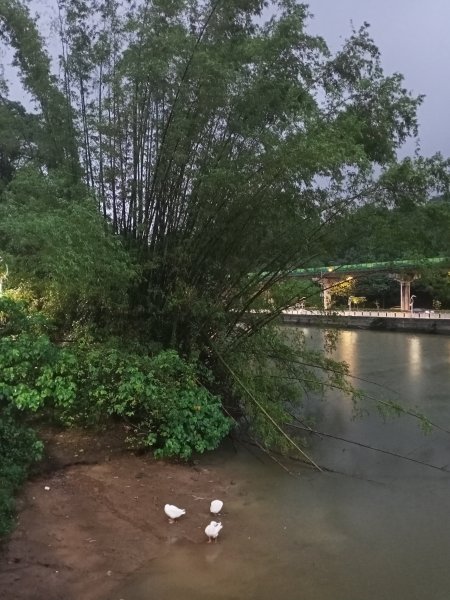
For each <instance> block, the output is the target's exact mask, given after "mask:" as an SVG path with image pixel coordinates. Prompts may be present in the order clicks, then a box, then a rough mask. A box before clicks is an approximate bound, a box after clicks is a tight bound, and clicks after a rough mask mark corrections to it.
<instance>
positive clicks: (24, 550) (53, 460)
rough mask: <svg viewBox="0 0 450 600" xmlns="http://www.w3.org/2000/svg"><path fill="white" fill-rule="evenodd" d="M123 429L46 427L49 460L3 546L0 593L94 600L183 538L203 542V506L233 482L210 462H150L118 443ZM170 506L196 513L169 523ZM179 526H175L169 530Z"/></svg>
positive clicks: (29, 599)
mask: <svg viewBox="0 0 450 600" xmlns="http://www.w3.org/2000/svg"><path fill="white" fill-rule="evenodd" d="M124 436H125V434H124V432H123V431H121V430H115V431H113V432H109V433H108V434H102V435H93V434H90V433H87V432H85V431H68V432H55V431H46V432H45V433H44V437H45V439H46V448H47V451H46V458H45V460H44V462H43V464H42V465H41V467H40V469H39V472H38V473H37V474H35V475H34V476H33V478H32V479H31V480H30V481H29V482H28V483H27V484H26V485H25V486H24V488H23V491H22V493H21V494H20V497H19V498H18V503H17V505H18V523H17V527H16V528H15V530H14V532H13V533H12V535H11V537H10V539H9V540H8V541H7V542H6V543H5V544H4V546H3V547H2V549H1V550H0V552H1V554H0V558H1V562H0V598H2V599H3V598H4V599H5V600H41V599H42V600H44V599H45V600H81V599H82V600H100V599H104V598H106V597H107V596H108V591H110V590H112V589H114V588H115V587H116V586H117V585H118V584H119V583H120V582H122V581H124V580H125V578H126V577H127V576H128V575H130V574H131V573H134V572H137V571H139V569H140V568H141V567H142V565H144V564H145V563H148V561H150V560H152V559H153V558H156V557H159V556H161V555H163V554H164V553H166V552H168V549H169V546H168V543H167V541H168V539H169V536H170V538H171V539H173V533H174V530H175V531H176V538H177V540H180V542H184V543H186V542H187V543H192V544H203V543H205V542H206V537H205V534H204V531H203V530H204V525H203V523H207V522H208V521H209V520H210V515H209V502H210V500H211V499H213V498H215V497H219V498H222V499H223V500H225V502H227V499H229V498H230V497H232V496H233V494H234V493H235V490H236V486H235V484H234V482H233V481H230V480H229V479H226V480H223V477H222V479H221V478H220V477H219V474H218V473H217V472H214V469H211V468H202V467H200V466H195V465H193V466H192V465H185V464H173V463H169V462H162V461H154V460H153V459H152V458H151V457H149V456H146V455H136V454H133V453H130V452H129V451H127V450H125V449H124ZM166 502H170V503H173V504H176V505H178V506H181V507H183V508H186V510H187V514H189V513H191V514H195V515H196V518H195V519H193V518H191V519H188V518H181V519H180V520H179V521H178V522H177V523H175V524H173V525H170V524H169V523H168V519H167V518H166V517H165V515H164V512H163V506H164V504H165V503H166ZM175 528H176V529H175Z"/></svg>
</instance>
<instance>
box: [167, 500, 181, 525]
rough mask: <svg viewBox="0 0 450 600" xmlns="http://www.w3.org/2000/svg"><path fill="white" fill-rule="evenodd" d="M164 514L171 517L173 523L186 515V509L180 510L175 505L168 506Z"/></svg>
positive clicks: (170, 521)
mask: <svg viewBox="0 0 450 600" xmlns="http://www.w3.org/2000/svg"><path fill="white" fill-rule="evenodd" d="M164 512H165V513H166V515H167V516H168V517H169V523H173V522H174V521H175V520H176V519H179V518H180V517H181V516H183V515H185V514H186V511H185V509H184V508H178V506H174V505H173V504H166V505H165V506H164Z"/></svg>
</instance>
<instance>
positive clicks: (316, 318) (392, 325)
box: [282, 313, 450, 335]
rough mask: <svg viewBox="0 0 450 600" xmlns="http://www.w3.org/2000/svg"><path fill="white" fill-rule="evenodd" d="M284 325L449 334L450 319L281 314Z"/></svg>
mask: <svg viewBox="0 0 450 600" xmlns="http://www.w3.org/2000/svg"><path fill="white" fill-rule="evenodd" d="M282 320H283V323H285V324H286V325H303V326H306V325H309V326H315V327H336V328H342V329H373V330H378V331H417V332H422V333H439V334H444V335H450V319H447V318H446V319H442V318H431V317H428V316H426V317H424V318H420V319H418V318H413V319H411V318H408V317H403V318H402V317H384V316H383V317H376V316H349V315H339V314H333V315H325V314H323V315H318V314H308V313H303V314H291V313H289V314H283V315H282Z"/></svg>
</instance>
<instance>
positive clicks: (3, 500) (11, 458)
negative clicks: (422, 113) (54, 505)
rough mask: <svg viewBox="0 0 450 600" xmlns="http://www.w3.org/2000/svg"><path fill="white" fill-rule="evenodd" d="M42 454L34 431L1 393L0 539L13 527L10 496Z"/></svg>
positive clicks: (12, 503)
mask: <svg viewBox="0 0 450 600" xmlns="http://www.w3.org/2000/svg"><path fill="white" fill-rule="evenodd" d="M41 455H42V443H41V442H40V441H39V440H38V439H37V437H36V434H35V433H34V431H33V430H31V429H30V428H28V427H26V426H25V425H23V424H22V423H21V415H20V414H19V411H17V409H15V408H14V407H13V406H12V405H11V404H10V402H9V401H8V399H7V398H6V397H5V396H4V395H2V394H0V538H1V537H2V536H4V535H6V534H7V533H8V532H9V530H10V529H11V526H12V519H13V514H14V499H13V495H14V493H15V492H16V491H17V490H18V488H19V486H20V485H21V484H22V482H23V481H24V480H25V477H26V475H27V472H28V469H29V467H30V466H31V465H32V464H33V462H35V461H37V460H39V458H40V457H41Z"/></svg>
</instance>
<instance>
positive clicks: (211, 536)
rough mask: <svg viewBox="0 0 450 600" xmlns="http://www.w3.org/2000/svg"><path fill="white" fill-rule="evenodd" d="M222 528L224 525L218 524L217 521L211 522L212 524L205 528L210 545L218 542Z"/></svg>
mask: <svg viewBox="0 0 450 600" xmlns="http://www.w3.org/2000/svg"><path fill="white" fill-rule="evenodd" d="M222 528H223V525H222V523H220V522H219V523H216V521H211V523H210V524H209V525H207V526H206V527H205V533H206V535H207V536H208V544H210V543H211V540H214V541H216V542H217V536H218V535H219V532H220V530H221V529H222Z"/></svg>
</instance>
